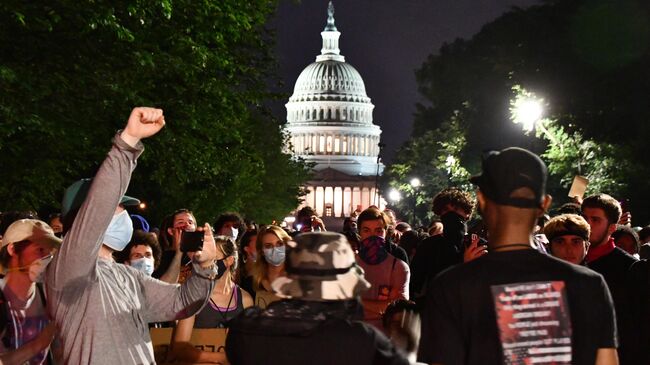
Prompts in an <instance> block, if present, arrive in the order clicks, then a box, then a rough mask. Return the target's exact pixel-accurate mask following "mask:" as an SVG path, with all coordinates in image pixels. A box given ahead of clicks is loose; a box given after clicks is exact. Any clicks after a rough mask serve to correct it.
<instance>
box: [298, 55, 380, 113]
mask: <svg viewBox="0 0 650 365" xmlns="http://www.w3.org/2000/svg"><path fill="white" fill-rule="evenodd" d="M313 100H340V101H351V102H357V103H370V98H369V97H368V96H367V95H366V86H365V85H364V83H363V79H362V78H361V75H360V74H359V71H357V70H356V69H355V68H354V67H352V65H350V64H349V63H345V62H340V61H334V60H326V61H320V62H314V63H312V64H311V65H309V66H307V67H306V68H305V69H304V70H303V71H302V72H301V73H300V76H298V80H297V81H296V86H295V87H294V89H293V96H292V97H291V99H289V101H290V102H300V101H313Z"/></svg>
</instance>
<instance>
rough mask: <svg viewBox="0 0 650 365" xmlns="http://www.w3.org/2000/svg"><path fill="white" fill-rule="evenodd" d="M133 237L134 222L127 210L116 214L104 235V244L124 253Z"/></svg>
mask: <svg viewBox="0 0 650 365" xmlns="http://www.w3.org/2000/svg"><path fill="white" fill-rule="evenodd" d="M132 235H133V222H132V221H131V217H129V213H128V212H127V211H126V210H123V211H122V212H120V213H118V214H116V215H114V216H113V219H111V223H110V224H109V225H108V228H106V233H104V241H103V243H104V244H105V245H106V246H108V247H110V248H112V249H113V250H115V251H122V250H123V249H124V247H126V245H128V244H129V241H130V240H131V236H132Z"/></svg>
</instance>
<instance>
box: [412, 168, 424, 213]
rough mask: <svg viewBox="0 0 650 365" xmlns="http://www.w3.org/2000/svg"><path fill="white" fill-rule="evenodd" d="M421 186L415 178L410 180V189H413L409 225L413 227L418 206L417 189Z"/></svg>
mask: <svg viewBox="0 0 650 365" xmlns="http://www.w3.org/2000/svg"><path fill="white" fill-rule="evenodd" d="M421 185H422V182H421V181H420V179H418V178H417V177H414V178H412V179H411V187H412V188H413V220H412V221H411V224H413V225H415V208H416V207H417V204H418V188H419V187H420V186H421Z"/></svg>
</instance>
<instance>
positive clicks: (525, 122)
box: [510, 95, 544, 132]
mask: <svg viewBox="0 0 650 365" xmlns="http://www.w3.org/2000/svg"><path fill="white" fill-rule="evenodd" d="M543 105H544V99H540V98H536V97H534V96H522V95H517V97H516V98H515V100H514V101H512V102H511V103H510V113H511V116H510V119H511V120H512V121H513V122H514V123H515V124H521V126H522V128H523V129H524V130H525V131H526V132H531V131H533V130H534V129H535V124H537V122H539V121H540V120H541V119H542V116H543V114H544V107H543Z"/></svg>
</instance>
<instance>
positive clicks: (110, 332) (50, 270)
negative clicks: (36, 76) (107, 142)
mask: <svg viewBox="0 0 650 365" xmlns="http://www.w3.org/2000/svg"><path fill="white" fill-rule="evenodd" d="M164 125H165V118H164V116H163V111H162V110H161V109H154V108H135V109H133V111H132V112H131V115H130V116H129V119H128V122H127V125H126V127H125V129H124V130H123V131H120V132H118V133H117V135H116V136H115V138H114V139H113V146H112V148H111V150H110V152H109V153H108V156H107V157H106V159H105V160H104V162H103V163H102V165H101V167H100V168H99V170H98V171H97V174H96V175H95V177H94V179H93V180H92V184H91V185H90V187H89V189H88V190H87V191H83V190H80V189H69V190H67V191H66V194H65V196H64V202H71V201H72V202H74V201H82V202H83V204H81V206H80V207H79V208H78V209H77V207H70V206H68V208H71V209H67V213H66V214H67V215H69V216H67V217H65V218H64V222H70V226H66V227H64V231H66V233H65V234H64V239H63V243H62V245H61V248H60V250H59V252H58V254H57V255H55V257H54V259H53V260H52V262H51V263H50V265H49V266H48V267H47V272H46V275H45V277H46V281H45V282H46V288H47V291H46V292H47V298H48V307H47V308H48V314H49V316H50V318H52V319H53V321H54V323H55V324H56V327H57V329H58V333H57V338H58V339H59V340H60V341H61V345H62V347H63V351H62V358H60V359H57V360H58V361H57V363H59V362H60V363H64V364H100V365H101V364H153V363H155V359H154V354H153V347H152V345H151V337H150V335H149V328H148V323H150V322H162V321H171V320H174V319H181V318H185V317H188V316H190V315H192V314H194V313H196V312H197V311H198V310H200V309H201V308H202V307H203V306H204V305H205V303H206V302H207V300H208V298H209V296H210V293H211V292H212V289H213V287H214V283H215V280H216V277H217V268H216V265H215V260H216V259H220V258H222V257H223V255H222V254H221V253H220V252H218V251H217V249H216V247H215V244H214V237H213V236H212V232H211V230H210V226H209V225H208V224H207V223H206V225H205V227H204V229H205V232H206V239H205V241H204V244H203V250H202V251H200V252H197V253H196V254H195V255H194V260H193V270H194V273H193V275H192V276H191V277H190V278H189V279H188V280H187V281H186V282H185V283H183V284H182V285H178V284H167V283H165V282H162V281H160V280H156V279H153V278H151V277H149V276H147V275H145V274H144V273H142V272H140V271H138V270H136V269H134V268H131V267H129V266H125V265H121V264H117V263H116V262H115V261H114V260H113V252H114V251H121V250H122V249H124V247H125V246H126V245H127V243H128V242H129V240H130V238H131V234H132V231H133V225H132V222H131V219H130V218H129V216H128V214H127V213H126V211H125V210H124V208H123V207H122V206H121V205H120V201H121V199H122V197H123V196H124V193H125V191H126V189H127V187H128V184H129V180H130V178H131V172H132V171H133V169H134V168H135V165H136V160H137V158H138V156H139V155H140V154H141V153H142V151H143V149H144V147H143V145H142V143H141V142H140V140H141V139H143V138H147V137H150V136H153V135H154V134H156V133H158V132H159V131H160V130H161V129H162V128H163V126H164ZM80 191H81V192H83V193H84V194H85V196H78V194H79V193H80ZM70 195H72V196H70ZM64 225H65V223H64Z"/></svg>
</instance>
